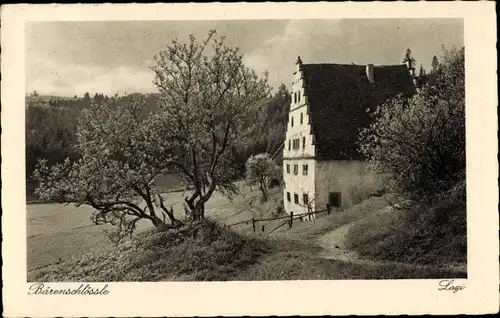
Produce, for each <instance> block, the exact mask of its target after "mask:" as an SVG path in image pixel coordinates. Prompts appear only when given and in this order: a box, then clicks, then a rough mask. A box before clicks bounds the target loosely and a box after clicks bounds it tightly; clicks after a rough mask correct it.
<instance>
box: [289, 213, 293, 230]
mask: <svg viewBox="0 0 500 318" xmlns="http://www.w3.org/2000/svg"><path fill="white" fill-rule="evenodd" d="M292 226H293V212H290V228H292Z"/></svg>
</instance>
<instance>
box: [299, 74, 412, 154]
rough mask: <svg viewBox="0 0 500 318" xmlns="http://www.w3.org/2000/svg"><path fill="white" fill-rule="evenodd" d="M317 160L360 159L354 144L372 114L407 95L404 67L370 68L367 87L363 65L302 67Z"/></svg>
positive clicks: (409, 87) (407, 76)
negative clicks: (384, 104)
mask: <svg viewBox="0 0 500 318" xmlns="http://www.w3.org/2000/svg"><path fill="white" fill-rule="evenodd" d="M301 69H302V71H303V79H304V85H305V95H306V96H307V97H308V104H309V110H308V111H309V112H310V116H311V117H310V118H311V125H312V132H313V133H314V138H315V144H316V157H317V158H318V159H338V160H343V159H361V158H362V156H361V155H360V154H359V153H358V151H357V144H356V141H357V139H358V133H359V131H360V129H361V128H363V127H366V126H368V125H369V124H370V123H371V122H372V118H371V116H370V114H369V112H367V109H368V108H369V109H371V110H374V109H375V108H376V107H377V106H378V105H381V104H383V103H384V102H385V101H386V100H387V99H388V98H390V97H394V96H396V95H398V94H411V93H413V92H414V89H415V88H414V86H413V82H412V79H411V77H410V73H409V71H408V68H407V67H406V66H405V65H390V66H374V69H373V71H374V72H373V74H374V75H373V78H374V82H373V83H370V82H369V81H368V78H367V76H366V67H365V66H364V65H354V64H347V65H342V64H302V65H301Z"/></svg>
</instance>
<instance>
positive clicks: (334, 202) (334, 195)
mask: <svg viewBox="0 0 500 318" xmlns="http://www.w3.org/2000/svg"><path fill="white" fill-rule="evenodd" d="M328 204H329V205H330V206H331V207H340V205H341V201H340V192H330V193H329V194H328Z"/></svg>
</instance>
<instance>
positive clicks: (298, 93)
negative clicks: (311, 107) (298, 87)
mask: <svg viewBox="0 0 500 318" xmlns="http://www.w3.org/2000/svg"><path fill="white" fill-rule="evenodd" d="M297 83H298V82H297ZM297 96H298V97H299V100H298V102H299V103H300V91H298V92H297Z"/></svg>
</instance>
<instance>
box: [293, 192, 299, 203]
mask: <svg viewBox="0 0 500 318" xmlns="http://www.w3.org/2000/svg"><path fill="white" fill-rule="evenodd" d="M293 201H294V202H295V204H299V195H298V194H297V193H294V194H293Z"/></svg>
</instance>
